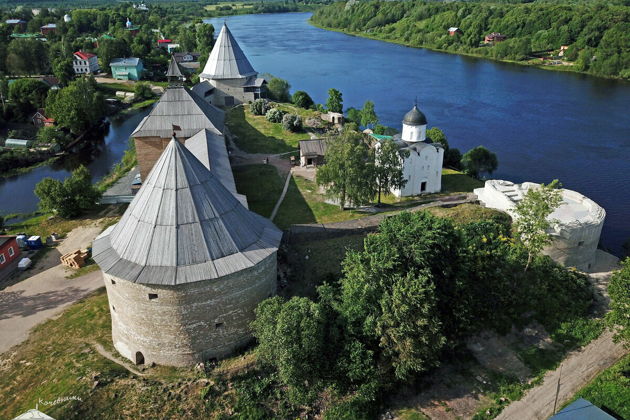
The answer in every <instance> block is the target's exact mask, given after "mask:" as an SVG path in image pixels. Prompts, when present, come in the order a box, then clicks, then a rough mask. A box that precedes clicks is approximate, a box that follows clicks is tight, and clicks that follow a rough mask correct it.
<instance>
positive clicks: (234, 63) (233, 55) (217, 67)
mask: <svg viewBox="0 0 630 420" xmlns="http://www.w3.org/2000/svg"><path fill="white" fill-rule="evenodd" d="M257 74H258V72H257V71H256V70H254V68H253V67H252V65H251V64H250V62H249V60H248V59H247V57H246V56H245V53H244V52H243V50H241V47H239V45H238V43H237V42H236V40H235V39H234V36H232V32H230V30H229V29H228V27H227V24H223V28H221V32H220V33H219V37H218V38H217V41H216V42H215V44H214V47H212V51H211V52H210V56H209V57H208V61H207V62H206V65H205V67H204V68H203V72H202V73H201V74H200V77H201V78H202V79H244V78H246V77H250V76H256V75H257Z"/></svg>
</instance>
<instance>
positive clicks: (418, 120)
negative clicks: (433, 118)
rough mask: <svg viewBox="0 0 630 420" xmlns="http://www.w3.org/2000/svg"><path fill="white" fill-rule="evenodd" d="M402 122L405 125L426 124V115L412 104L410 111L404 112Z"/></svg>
mask: <svg viewBox="0 0 630 420" xmlns="http://www.w3.org/2000/svg"><path fill="white" fill-rule="evenodd" d="M403 124H407V125H427V117H425V116H424V114H423V113H422V112H420V110H419V109H418V106H417V105H414V106H413V108H412V109H411V111H409V112H407V113H406V114H405V118H403Z"/></svg>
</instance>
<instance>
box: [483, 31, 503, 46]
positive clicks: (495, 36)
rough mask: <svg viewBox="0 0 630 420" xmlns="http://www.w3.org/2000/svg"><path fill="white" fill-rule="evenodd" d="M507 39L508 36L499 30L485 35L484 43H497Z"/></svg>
mask: <svg viewBox="0 0 630 420" xmlns="http://www.w3.org/2000/svg"><path fill="white" fill-rule="evenodd" d="M506 39H507V36H505V35H503V34H501V33H499V32H492V33H490V34H488V35H486V36H485V37H484V39H483V42H484V44H496V43H498V42H503V41H505V40H506Z"/></svg>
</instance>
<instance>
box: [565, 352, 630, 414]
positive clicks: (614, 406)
mask: <svg viewBox="0 0 630 420" xmlns="http://www.w3.org/2000/svg"><path fill="white" fill-rule="evenodd" d="M578 398H584V399H585V400H588V401H590V402H591V403H593V404H594V405H596V406H598V407H600V408H604V409H606V410H608V411H609V412H612V413H614V414H616V415H617V418H620V419H630V354H628V355H626V356H625V357H623V358H622V359H621V360H619V361H618V362H617V363H615V364H614V365H612V366H611V367H609V368H608V369H606V370H605V371H603V372H602V373H600V374H599V375H598V376H597V377H596V378H595V379H593V380H592V381H591V382H590V383H589V384H588V385H586V386H585V387H584V388H582V389H581V390H580V391H579V392H578V393H577V394H575V396H574V397H573V399H572V400H571V401H569V402H568V403H567V404H566V405H568V404H570V403H572V402H573V401H575V400H576V399H578Z"/></svg>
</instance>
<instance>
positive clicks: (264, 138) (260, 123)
mask: <svg viewBox="0 0 630 420" xmlns="http://www.w3.org/2000/svg"><path fill="white" fill-rule="evenodd" d="M225 122H226V124H227V126H228V127H229V129H230V132H231V133H232V134H233V135H234V136H236V138H235V142H236V145H237V146H238V147H239V148H240V149H241V150H243V151H245V152H247V153H286V152H291V151H294V150H296V149H297V147H298V143H299V141H300V140H307V139H309V138H310V136H309V135H308V133H305V132H301V133H292V132H290V131H287V130H285V129H284V128H282V124H280V123H272V122H269V121H267V119H266V118H265V117H264V116H263V115H253V114H252V113H251V112H250V111H249V107H248V106H247V105H245V106H238V107H236V108H233V109H231V110H230V111H229V112H228V113H227V115H226V119H225Z"/></svg>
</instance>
